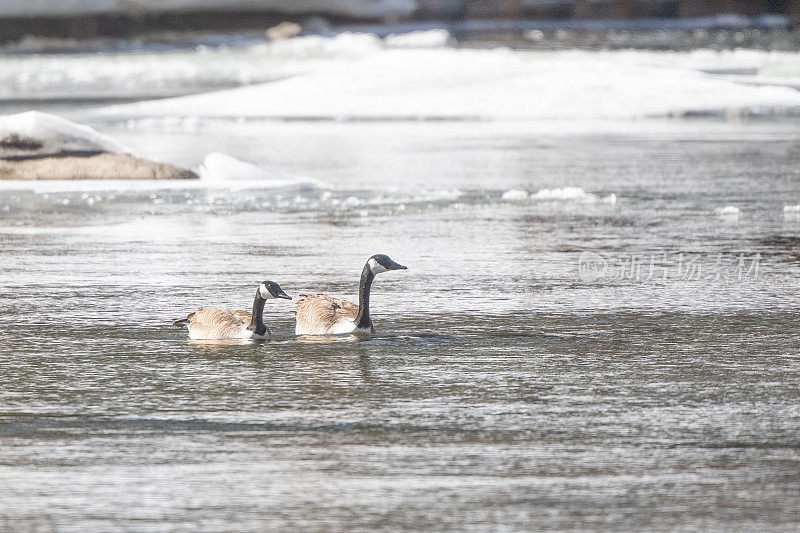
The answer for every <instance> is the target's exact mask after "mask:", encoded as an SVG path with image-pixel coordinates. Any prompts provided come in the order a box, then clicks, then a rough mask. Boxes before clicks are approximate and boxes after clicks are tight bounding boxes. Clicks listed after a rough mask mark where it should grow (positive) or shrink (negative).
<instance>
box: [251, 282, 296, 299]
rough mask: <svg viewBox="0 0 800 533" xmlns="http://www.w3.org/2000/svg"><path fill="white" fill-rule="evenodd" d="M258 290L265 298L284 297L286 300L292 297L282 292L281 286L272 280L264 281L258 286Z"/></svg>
mask: <svg viewBox="0 0 800 533" xmlns="http://www.w3.org/2000/svg"><path fill="white" fill-rule="evenodd" d="M258 292H259V294H261V297H262V298H264V299H265V300H268V299H270V298H284V299H286V300H291V299H292V297H291V296H289V295H288V294H286V293H285V292H283V289H281V286H280V285H278V284H277V283H275V282H274V281H265V282H263V283H262V284H261V285H259V286H258Z"/></svg>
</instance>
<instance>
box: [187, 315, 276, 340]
mask: <svg viewBox="0 0 800 533" xmlns="http://www.w3.org/2000/svg"><path fill="white" fill-rule="evenodd" d="M249 323H250V313H247V312H245V311H226V310H224V309H220V308H218V307H210V308H208V309H200V310H199V311H195V312H194V313H191V314H189V316H187V317H186V325H187V327H188V328H189V338H190V339H196V340H200V339H250V338H253V337H254V334H253V332H252V331H250V330H249V329H247V326H248V324H249ZM269 336H270V335H269V330H267V332H266V334H265V335H264V336H263V337H261V338H269Z"/></svg>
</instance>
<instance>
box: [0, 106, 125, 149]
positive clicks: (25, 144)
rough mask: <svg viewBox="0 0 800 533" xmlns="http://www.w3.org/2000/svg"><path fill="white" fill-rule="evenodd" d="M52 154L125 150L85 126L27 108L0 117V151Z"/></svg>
mask: <svg viewBox="0 0 800 533" xmlns="http://www.w3.org/2000/svg"><path fill="white" fill-rule="evenodd" d="M18 152H22V153H23V155H29V154H33V153H35V154H37V155H46V154H55V153H59V152H110V153H116V154H122V153H128V151H127V150H125V149H124V148H123V147H122V146H120V145H119V144H117V143H116V142H115V141H114V140H112V139H110V138H108V137H106V136H105V135H101V134H100V133H98V132H96V131H95V130H93V129H92V128H90V127H88V126H83V125H81V124H76V123H74V122H70V121H69V120H66V119H63V118H61V117H57V116H55V115H50V114H48V113H40V112H38V111H28V112H26V113H18V114H16V115H5V116H0V154H5V155H6V156H9V155H17V153H18Z"/></svg>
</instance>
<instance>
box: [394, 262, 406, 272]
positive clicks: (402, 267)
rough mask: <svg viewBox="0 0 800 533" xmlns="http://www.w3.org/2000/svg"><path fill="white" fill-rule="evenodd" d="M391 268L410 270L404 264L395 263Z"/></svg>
mask: <svg viewBox="0 0 800 533" xmlns="http://www.w3.org/2000/svg"><path fill="white" fill-rule="evenodd" d="M391 270H408V267H404V266H403V265H400V264H398V263H395V264H393V265H392V268H391Z"/></svg>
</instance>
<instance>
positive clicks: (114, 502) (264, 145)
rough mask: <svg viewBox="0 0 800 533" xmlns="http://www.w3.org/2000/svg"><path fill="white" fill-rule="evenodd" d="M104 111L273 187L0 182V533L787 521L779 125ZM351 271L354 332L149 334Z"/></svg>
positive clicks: (793, 488) (796, 243)
mask: <svg viewBox="0 0 800 533" xmlns="http://www.w3.org/2000/svg"><path fill="white" fill-rule="evenodd" d="M99 127H100V128H101V129H103V131H104V132H105V133H108V134H110V135H112V136H114V137H115V138H117V139H119V140H120V141H121V142H123V143H125V144H127V145H129V146H131V147H132V148H134V149H136V150H139V151H141V152H145V153H148V154H151V155H153V156H154V157H161V158H164V159H168V160H171V161H175V162H178V163H182V164H186V165H190V166H196V165H199V164H200V162H201V161H202V158H203V156H204V155H205V154H206V153H207V152H210V151H221V152H225V153H228V154H231V155H234V156H236V157H239V158H242V159H246V160H250V161H252V162H254V163H257V164H259V165H260V166H261V167H262V168H265V169H269V170H271V171H274V172H275V173H276V175H277V176H281V177H283V178H287V179H288V180H289V183H285V184H283V185H281V186H279V187H272V186H269V185H268V184H265V183H251V182H236V181H218V182H214V181H213V180H212V181H208V180H204V181H202V182H196V183H177V184H164V183H160V184H159V183H137V184H128V185H126V186H125V187H123V188H122V189H120V188H118V187H117V185H116V184H112V185H108V184H102V183H98V184H87V183H78V184H75V183H62V184H45V185H42V184H34V185H30V184H17V185H14V184H8V183H7V184H3V188H2V190H0V226H1V227H0V250H1V251H2V257H3V261H2V263H0V301H2V302H3V305H2V307H1V308H0V345H1V346H2V349H0V384H2V385H1V386H0V529H2V530H14V531H16V530H19V531H28V530H30V531H48V530H58V531H87V530H92V529H94V530H104V531H111V530H115V531H116V530H159V531H190V530H191V531H196V530H202V531H262V530H285V529H293V530H311V531H350V530H366V529H385V530H397V529H412V530H513V531H522V530H545V529H546V530H564V529H582V530H614V531H636V530H675V529H680V530H719V531H733V530H737V531H751V530H756V529H758V530H770V531H792V530H796V529H797V528H800V510H798V509H799V508H798V506H797V497H798V489H799V488H800V433H799V432H798V428H799V427H800V392H798V380H799V379H800V335H799V333H800V313H798V309H797V294H798V288H800V287H799V285H800V282H799V280H800V221H799V220H798V218H797V217H795V216H794V215H793V213H792V212H791V210H790V211H789V212H786V213H784V206H787V205H789V206H790V205H795V204H799V203H800V192H799V191H800V187H798V185H800V174H798V165H797V163H798V155H800V151H799V150H800V133H798V131H800V130H798V128H797V124H796V123H792V122H788V123H778V122H775V123H725V122H718V123H708V122H677V121H676V122H665V123H658V124H657V125H655V126H652V127H645V128H639V130H638V131H637V132H635V133H631V132H629V131H627V130H626V129H624V128H623V129H621V130H616V131H587V132H585V133H580V134H574V133H560V134H559V133H548V132H546V131H543V130H542V128H541V127H538V126H537V127H534V126H533V125H525V124H482V123H441V124H437V123H420V124H415V123H410V124H403V123H388V124H387V123H353V124H337V123H280V122H257V121H256V122H251V123H244V124H234V123H230V122H225V121H216V122H215V121H210V122H200V123H198V124H195V125H194V126H193V127H192V128H186V127H185V125H181V126H175V127H163V126H160V125H153V126H151V127H149V128H148V127H147V126H146V125H138V126H136V127H134V128H130V129H126V128H122V127H117V126H114V125H108V124H106V125H103V124H99ZM566 187H573V188H582V189H583V194H582V195H581V194H579V193H577V192H575V191H573V193H569V192H565V191H564V188H566ZM553 189H561V191H560V192H559V193H552V190H553ZM543 190H550V191H551V193H549V195H548V193H541V191H543ZM509 191H512V192H509ZM514 191H516V192H514ZM519 191H525V193H520V192H519ZM537 193H539V194H537ZM525 194H528V195H529V197H528V198H525V197H524V196H525ZM611 195H614V196H611ZM553 196H556V198H553ZM726 206H732V207H738V208H739V210H740V211H739V214H738V215H730V214H724V212H723V213H717V212H715V209H718V208H724V207H726ZM583 252H592V253H593V254H597V256H592V257H599V258H601V259H602V260H603V261H605V262H606V266H607V269H606V270H605V271H604V272H603V273H602V275H601V276H600V277H598V278H593V279H589V278H587V277H586V276H585V275H584V276H583V278H584V279H582V276H581V272H583V273H584V274H586V272H587V271H581V270H580V269H579V264H580V258H581V254H582V253H583ZM373 253H387V254H389V255H391V256H392V258H393V259H395V260H397V261H398V262H400V263H403V264H405V265H407V266H408V267H409V270H408V271H403V272H396V273H395V272H392V273H387V274H383V275H381V276H379V278H378V279H377V281H376V282H375V285H374V291H373V302H372V305H373V312H372V314H373V320H374V321H375V326H376V328H377V330H378V334H377V335H376V336H375V337H374V338H372V339H370V340H351V339H330V338H323V339H316V340H314V339H297V338H295V337H294V335H293V326H294V324H293V309H294V306H293V302H286V301H275V302H269V303H268V305H267V309H266V311H267V312H266V315H267V321H268V324H269V325H270V327H271V329H272V330H273V333H274V335H275V340H274V341H273V342H268V343H252V344H250V343H248V344H243V345H234V344H213V343H198V342H190V341H189V340H188V339H187V338H186V333H185V332H184V331H182V330H179V329H176V328H172V327H171V323H172V321H174V320H176V319H178V318H181V317H183V316H185V315H186V314H187V313H188V312H191V311H194V310H195V309H197V308H200V307H205V306H221V307H226V308H232V309H247V308H249V307H250V305H251V302H252V295H253V293H254V291H255V287H256V285H257V284H258V283H259V282H260V281H263V280H265V279H271V280H275V281H277V282H279V283H280V284H281V286H282V287H283V288H284V290H286V292H287V293H289V294H290V295H293V296H297V295H298V294H300V293H304V292H326V293H329V294H332V295H334V296H338V297H346V298H351V299H352V298H355V295H356V291H357V282H358V276H359V273H360V269H361V267H362V265H363V263H364V261H365V260H366V258H367V257H369V256H370V255H371V254H373ZM584 257H586V256H584ZM631 261H639V262H640V264H642V265H644V267H642V268H640V270H638V271H636V272H638V274H637V275H634V274H633V272H634V271H633V270H631V269H629V268H628V267H629V265H630V264H631V263H630V262H631ZM690 261H691V263H689V262H690ZM754 262H757V268H755V267H754ZM651 264H652V265H653V266H652V267H651ZM689 264H691V265H693V267H692V268H693V270H691V271H688V270H687V268H688V267H687V265H689ZM741 265H744V268H743V269H742V268H739V267H741ZM737 268H738V270H737ZM687 272H689V273H688V274H687ZM595 273H596V272H595Z"/></svg>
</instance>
